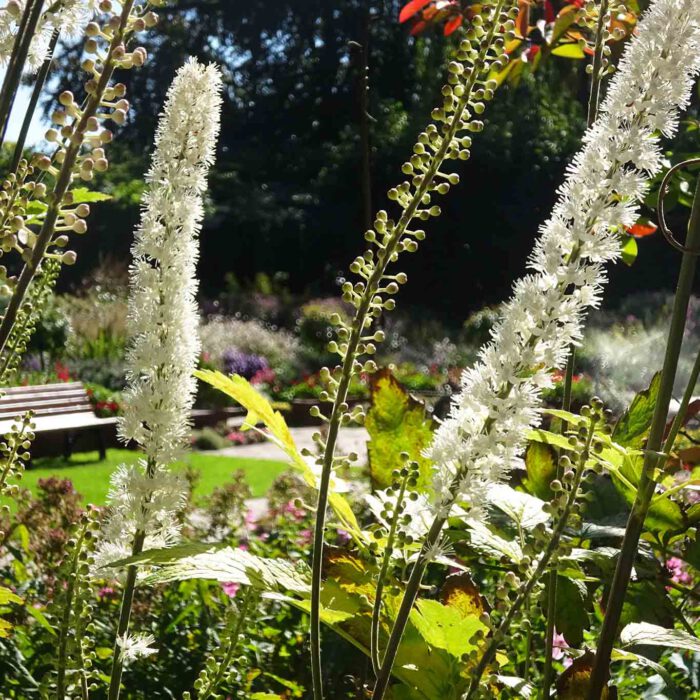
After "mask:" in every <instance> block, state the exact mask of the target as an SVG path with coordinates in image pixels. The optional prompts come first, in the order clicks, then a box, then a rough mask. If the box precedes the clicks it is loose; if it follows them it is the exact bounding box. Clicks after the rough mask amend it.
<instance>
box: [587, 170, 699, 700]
mask: <svg viewBox="0 0 700 700" xmlns="http://www.w3.org/2000/svg"><path fill="white" fill-rule="evenodd" d="M686 246H687V247H688V248H689V249H691V250H695V249H697V248H698V247H699V246H700V180H699V181H698V186H697V189H696V192H695V199H694V201H693V210H692V214H691V218H690V225H689V227H688V236H687V239H686ZM696 265H697V259H696V257H695V256H694V255H693V254H691V253H684V254H683V259H682V262H681V268H680V272H679V275H678V286H677V288H676V295H675V299H674V302H673V312H672V316H671V327H670V329H669V333H668V343H667V345H666V355H665V358H664V366H663V370H662V373H661V384H660V386H659V394H658V397H657V399H656V405H655V407H654V415H653V418H652V423H651V428H650V430H649V439H648V440H647V452H646V456H645V458H644V464H643V466H642V473H641V476H640V479H639V487H638V489H637V494H636V496H635V499H634V504H633V505H632V511H631V512H630V515H629V519H628V521H627V528H626V530H625V536H624V539H623V541H622V548H621V550H620V556H619V558H618V560H617V566H616V568H615V575H614V577H613V580H612V585H611V588H610V594H609V595H608V600H607V606H606V611H605V619H604V620H603V627H602V629H601V632H600V638H599V640H598V649H597V651H596V656H595V661H594V663H593V670H592V673H591V684H590V689H589V693H588V698H589V700H599V698H600V696H601V694H602V692H603V688H604V686H605V684H606V683H607V681H608V677H609V674H610V655H611V653H612V649H613V644H614V642H615V637H616V635H617V627H618V624H619V622H620V615H621V613H622V606H623V603H624V601H625V593H626V591H627V585H628V583H629V579H630V575H631V573H632V567H633V565H634V559H635V555H636V553H637V546H638V544H639V538H640V536H641V534H642V530H643V527H644V520H645V518H646V515H647V511H648V510H649V505H650V503H651V499H652V496H653V495H654V490H655V488H656V482H655V480H654V471H655V469H656V467H657V465H658V464H659V460H660V458H659V456H658V454H657V453H658V452H659V451H660V449H661V447H662V444H663V439H664V430H665V427H666V420H667V417H668V407H669V404H670V401H671V396H672V393H673V383H674V381H675V378H676V370H677V368H678V357H679V355H680V351H681V345H682V343H683V332H684V330H685V322H686V315H687V312H688V302H689V300H690V295H691V293H692V290H693V280H694V278H695V268H696ZM686 393H687V392H686ZM669 437H670V436H669Z"/></svg>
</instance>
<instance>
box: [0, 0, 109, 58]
mask: <svg viewBox="0 0 700 700" xmlns="http://www.w3.org/2000/svg"><path fill="white" fill-rule="evenodd" d="M103 2H104V0H103ZM98 4H100V3H98V1H97V0H63V2H60V1H59V2H51V3H49V5H50V6H49V7H48V8H47V9H46V10H45V11H44V12H43V13H42V15H41V17H40V18H39V22H38V23H37V28H36V33H35V34H34V36H33V37H32V43H31V45H30V47H29V53H28V54H27V67H28V68H29V69H30V70H32V71H34V70H37V69H38V68H39V66H41V64H42V63H43V62H44V59H45V58H46V57H47V53H48V50H49V44H50V42H51V35H52V34H53V33H54V31H58V32H60V33H61V34H62V35H63V36H67V37H69V38H76V37H77V36H78V34H79V33H80V32H81V31H82V29H83V28H84V27H85V25H86V24H87V23H88V22H89V21H90V20H91V19H92V17H93V15H94V14H95V11H96V10H97V7H98ZM26 6H27V0H9V1H8V3H7V4H6V5H5V7H4V8H2V10H0V66H2V65H5V64H6V63H7V62H8V61H9V60H10V55H11V53H12V45H13V44H14V42H15V39H16V37H17V32H18V30H19V24H20V22H21V19H22V13H23V12H24V10H25V8H26Z"/></svg>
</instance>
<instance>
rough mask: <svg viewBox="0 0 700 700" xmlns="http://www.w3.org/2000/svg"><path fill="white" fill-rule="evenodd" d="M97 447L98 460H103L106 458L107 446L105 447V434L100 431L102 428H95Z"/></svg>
mask: <svg viewBox="0 0 700 700" xmlns="http://www.w3.org/2000/svg"><path fill="white" fill-rule="evenodd" d="M97 447H98V449H99V451H100V462H104V461H105V459H107V448H106V447H105V435H104V433H103V432H102V428H98V429H97Z"/></svg>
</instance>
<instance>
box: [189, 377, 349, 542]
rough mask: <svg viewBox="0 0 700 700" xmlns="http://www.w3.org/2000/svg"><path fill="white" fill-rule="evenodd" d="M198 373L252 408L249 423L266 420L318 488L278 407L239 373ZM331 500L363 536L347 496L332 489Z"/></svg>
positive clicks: (281, 445) (343, 521) (272, 436)
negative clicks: (228, 374)
mask: <svg viewBox="0 0 700 700" xmlns="http://www.w3.org/2000/svg"><path fill="white" fill-rule="evenodd" d="M194 375H195V377H197V378H198V379H201V380H202V381H203V382H206V383H207V384H210V385H211V386H213V387H214V388H215V389H218V390H219V391H221V392H223V393H224V394H226V395H227V396H230V397H231V398H232V399H234V401H237V402H238V403H239V404H240V405H241V406H243V408H245V409H246V411H248V415H247V417H246V423H247V424H248V425H255V424H256V423H258V422H262V423H263V424H264V425H265V427H266V428H267V429H268V430H269V431H270V439H271V440H272V441H273V442H274V443H275V444H276V445H277V446H278V447H279V448H280V449H281V450H283V451H284V453H285V454H286V455H287V457H289V459H290V461H291V464H292V466H293V467H294V468H295V469H297V470H298V471H299V472H300V473H301V475H302V477H303V478H304V481H305V482H306V483H307V484H308V485H309V486H311V487H312V488H318V486H317V478H316V475H315V474H314V472H313V470H312V469H311V467H310V466H309V464H308V463H307V462H306V460H305V459H304V458H303V457H302V456H301V453H300V452H299V450H298V449H297V446H296V444H295V443H294V438H293V437H292V434H291V432H290V431H289V427H288V426H287V423H286V421H285V420H284V418H283V417H282V414H281V413H280V412H279V411H275V410H274V408H273V407H272V405H271V404H270V402H269V401H268V400H267V399H266V398H265V397H264V396H263V395H262V394H261V393H260V392H259V391H257V390H256V389H255V388H254V387H253V386H252V385H251V384H250V383H249V382H248V381H247V380H246V379H244V378H243V377H241V376H239V375H237V374H234V375H233V376H231V377H227V376H226V375H225V374H222V373H221V372H215V371H213V370H197V371H196V372H195V373H194ZM331 487H332V483H331ZM328 500H329V503H330V505H331V508H333V510H334V512H335V514H336V516H337V517H338V519H339V520H340V522H341V524H342V526H343V528H344V529H345V530H347V531H348V533H349V534H350V535H352V536H354V537H359V536H360V535H361V531H360V526H359V524H358V522H357V519H356V518H355V514H354V513H353V512H352V508H350V504H349V503H348V502H347V501H346V500H345V498H343V497H342V496H341V495H340V494H338V493H335V492H333V491H332V490H331V493H330V494H329V497H328Z"/></svg>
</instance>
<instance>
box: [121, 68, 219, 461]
mask: <svg viewBox="0 0 700 700" xmlns="http://www.w3.org/2000/svg"><path fill="white" fill-rule="evenodd" d="M220 93H221V75H220V72H219V70H218V68H216V66H213V65H210V66H203V65H201V64H200V63H198V62H197V61H195V60H194V59H190V60H189V61H188V62H187V63H186V64H185V66H183V68H181V69H180V70H179V71H178V74H177V76H176V77H175V80H174V82H173V84H172V86H171V88H170V90H169V92H168V97H167V102H166V106H165V110H164V112H163V114H162V115H161V118H160V123H159V125H158V131H157V133H156V151H155V154H154V156H153V163H152V165H151V169H150V170H149V172H148V174H147V175H146V182H147V185H148V189H147V192H146V194H145V195H144V199H143V204H144V210H143V215H142V220H141V225H140V227H139V229H138V231H137V232H136V240H135V242H134V246H133V248H132V252H133V256H134V263H133V265H132V268H131V290H130V296H129V315H128V320H129V333H130V344H129V349H128V352H127V381H128V388H127V390H126V392H125V393H124V417H123V419H122V421H121V423H120V434H121V436H122V437H123V439H124V440H134V441H136V442H137V443H138V444H139V445H141V447H142V448H143V450H144V452H145V453H146V456H147V457H148V459H149V460H150V461H153V462H155V463H157V464H169V463H171V462H172V461H174V460H175V459H177V457H178V456H179V455H180V453H181V451H182V449H183V448H184V446H185V445H186V443H187V441H188V438H189V433H190V422H189V415H190V410H191V409H192V404H193V401H194V393H195V389H196V380H195V379H194V377H193V376H192V372H193V371H194V369H195V367H196V362H197V358H198V356H199V350H200V344H199V337H198V333H197V329H198V324H199V316H198V313H197V304H196V301H195V295H196V292H197V278H196V275H195V273H196V265H197V258H198V255H199V244H198V241H197V234H198V232H199V228H200V224H201V221H202V216H203V213H204V211H203V204H202V195H203V194H204V192H205V190H206V186H207V180H206V177H207V171H208V169H209V166H210V165H211V164H212V163H213V160H214V149H215V145H216V137H217V135H218V132H219V114H220V107H221V94H220Z"/></svg>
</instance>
